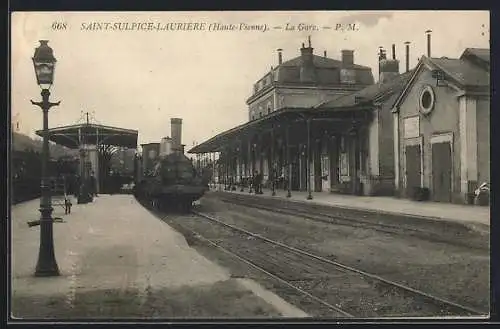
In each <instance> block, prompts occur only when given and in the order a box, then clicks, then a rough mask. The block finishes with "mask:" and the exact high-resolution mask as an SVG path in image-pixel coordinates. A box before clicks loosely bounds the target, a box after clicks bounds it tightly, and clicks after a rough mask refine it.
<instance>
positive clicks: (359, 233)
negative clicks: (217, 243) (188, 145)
mask: <svg viewBox="0 0 500 329" xmlns="http://www.w3.org/2000/svg"><path fill="white" fill-rule="evenodd" d="M199 211H202V212H206V213H211V214H213V215H215V216H220V219H221V220H224V221H225V222H227V223H228V224H233V225H236V226H239V227H242V228H245V229H247V230H249V231H251V232H254V233H257V234H261V235H263V236H265V237H268V238H270V239H273V240H277V241H280V242H282V243H285V244H288V245H291V246H294V247H296V248H300V249H304V250H307V251H309V252H311V253H314V254H317V255H319V256H323V257H325V258H328V259H330V260H334V261H338V262H341V263H343V264H346V265H349V266H352V267H356V268H359V269H361V270H363V271H366V272H369V273H373V274H377V275H380V276H382V277H384V278H386V279H388V280H393V281H396V282H399V283H401V284H404V285H407V286H410V287H412V288H415V289H418V290H421V291H425V292H428V293H430V294H432V295H436V296H439V297H441V298H445V299H448V300H451V301H454V302H457V303H460V304H463V305H468V306H470V307H473V308H477V309H480V310H484V311H485V314H488V311H487V310H489V305H490V300H489V297H490V293H489V291H490V288H489V269H490V267H489V261H490V256H489V252H486V251H484V250H478V249H468V248H465V247H463V246H457V245H449V244H446V243H444V242H431V241H428V240H422V239H420V238H419V237H416V236H408V235H405V232H404V228H402V229H401V234H399V235H394V234H388V233H383V232H378V231H374V230H372V229H370V228H360V227H350V226H345V225H335V224H328V223H322V222H317V221H313V220H308V219H304V218H300V215H297V216H298V217H295V216H287V215H282V214H276V213H272V212H269V211H265V210H259V209H255V208H249V207H244V206H238V205H233V204H227V203H222V202H220V201H218V200H217V199H216V198H213V197H208V198H204V199H203V202H202V205H201V206H200V207H199Z"/></svg>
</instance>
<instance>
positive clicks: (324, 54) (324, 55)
mask: <svg viewBox="0 0 500 329" xmlns="http://www.w3.org/2000/svg"><path fill="white" fill-rule="evenodd" d="M323 57H325V58H326V50H325V51H323Z"/></svg>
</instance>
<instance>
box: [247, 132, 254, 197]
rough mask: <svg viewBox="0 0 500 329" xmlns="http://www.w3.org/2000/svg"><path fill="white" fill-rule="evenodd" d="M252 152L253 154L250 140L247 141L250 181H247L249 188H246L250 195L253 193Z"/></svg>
mask: <svg viewBox="0 0 500 329" xmlns="http://www.w3.org/2000/svg"><path fill="white" fill-rule="evenodd" d="M253 152H254V149H253V143H252V139H249V140H248V160H249V166H248V167H249V169H250V170H249V171H250V172H249V174H250V175H249V178H250V180H251V181H249V188H248V193H252V192H253V171H254V164H253V160H254V156H253Z"/></svg>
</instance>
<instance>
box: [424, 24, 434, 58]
mask: <svg viewBox="0 0 500 329" xmlns="http://www.w3.org/2000/svg"><path fill="white" fill-rule="evenodd" d="M431 32H432V31H431V30H427V31H425V33H426V34H427V57H431Z"/></svg>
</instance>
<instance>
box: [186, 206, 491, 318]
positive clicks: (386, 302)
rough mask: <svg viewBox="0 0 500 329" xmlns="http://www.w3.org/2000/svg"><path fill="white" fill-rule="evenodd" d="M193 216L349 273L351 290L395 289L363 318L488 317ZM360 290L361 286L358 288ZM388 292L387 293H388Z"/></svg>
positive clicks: (381, 298)
mask: <svg viewBox="0 0 500 329" xmlns="http://www.w3.org/2000/svg"><path fill="white" fill-rule="evenodd" d="M193 213H194V214H195V215H197V216H199V217H200V218H203V219H205V220H208V221H210V222H212V223H216V224H218V225H221V226H224V227H226V228H229V229H231V230H233V231H235V232H238V233H242V234H244V235H247V236H249V237H252V238H253V239H258V240H261V241H264V242H266V243H268V244H269V245H273V246H277V247H279V248H280V249H281V250H282V251H281V253H282V254H283V253H286V252H289V253H294V254H296V255H301V256H303V257H305V259H309V260H315V261H316V263H318V262H319V263H322V264H323V265H324V267H323V268H322V269H323V270H327V269H328V270H330V269H332V268H333V269H335V270H336V271H337V272H340V273H343V275H341V276H343V279H347V276H348V273H349V274H351V276H350V277H349V281H350V284H349V287H352V286H356V284H355V281H356V280H357V281H359V280H363V281H365V282H370V283H371V285H372V286H373V287H374V288H376V289H377V290H379V291H380V290H384V288H382V287H381V284H382V285H383V286H385V287H386V289H387V288H389V290H390V289H392V293H389V294H380V295H382V296H380V295H379V296H378V297H380V298H376V299H378V300H372V301H371V302H369V303H368V304H369V305H372V306H374V305H379V306H380V307H379V308H377V307H374V308H377V309H376V310H375V311H374V312H366V311H365V312H362V313H372V314H362V316H363V315H365V316H366V315H369V316H370V315H371V316H387V315H391V316H394V315H395V313H396V312H394V311H395V309H392V308H391V307H390V306H391V305H392V306H393V305H394V304H397V306H396V308H397V307H400V308H402V309H400V310H399V311H400V312H397V313H398V314H397V315H398V316H418V315H419V314H420V315H424V316H425V315H427V316H480V315H484V314H485V312H482V311H479V310H476V309H474V308H471V307H468V306H465V305H461V304H458V303H455V302H452V301H449V300H445V299H442V298H440V297H437V296H433V295H431V294H428V293H425V292H423V291H419V290H416V289H413V288H411V287H409V286H405V285H403V284H400V283H397V282H394V281H391V280H387V279H384V278H382V277H380V276H378V275H374V274H371V273H367V272H365V271H362V270H359V269H356V268H354V267H351V266H347V265H345V264H342V263H339V262H335V261H332V260H330V259H327V258H324V257H321V256H318V255H315V254H312V253H310V252H308V251H305V250H302V249H298V248H295V247H293V246H289V245H286V244H284V243H281V242H279V241H276V240H272V239H269V238H266V237H264V236H262V235H260V234H256V233H253V232H250V231H248V230H245V229H243V228H240V227H237V226H235V225H231V224H227V223H225V222H224V221H222V220H219V219H217V218H215V217H214V216H211V215H208V214H204V213H201V212H197V211H193ZM275 250H276V249H275ZM284 251H286V252H284ZM238 256H239V257H241V256H240V255H238ZM277 258H278V261H283V259H287V257H286V256H285V257H283V258H281V257H277ZM254 264H255V263H254ZM257 266H259V265H257ZM259 267H261V266H259ZM262 270H264V271H266V270H265V269H263V268H262ZM268 272H269V271H268ZM327 272H329V271H327ZM352 275H356V276H357V278H356V279H354V280H353V279H352ZM336 279H339V277H336ZM282 280H283V279H282ZM358 286H360V285H359V284H358ZM380 288H382V289H380ZM348 290H350V289H348ZM389 290H385V291H386V292H387V291H389ZM396 290H399V291H400V292H402V294H401V293H399V292H398V291H396ZM353 293H354V292H353ZM372 297H373V296H372ZM395 297H396V298H395ZM397 297H403V298H399V299H401V300H400V301H403V300H404V301H406V302H403V303H402V304H401V303H395V302H396V301H397V300H398V298H397ZM368 298H370V297H368ZM326 303H328V302H326ZM339 303H342V302H341V301H337V303H336V304H337V305H338V304H339ZM331 304H333V303H331ZM331 304H330V305H331ZM429 306H430V307H429ZM351 308H353V307H352V306H351ZM354 308H355V307H354ZM332 309H334V310H335V311H337V312H340V311H343V312H344V313H343V314H344V315H347V314H349V315H351V316H358V314H356V313H358V312H359V310H353V311H345V310H342V308H339V307H338V306H335V307H334V308H332ZM356 311H358V312H356ZM429 311H430V312H431V313H429V314H425V313H426V312H429ZM432 311H434V312H435V311H437V312H435V313H432ZM373 313H374V314H373ZM377 313H379V314H377ZM380 313H382V314H380ZM384 313H389V314H384ZM422 313H423V314H422Z"/></svg>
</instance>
